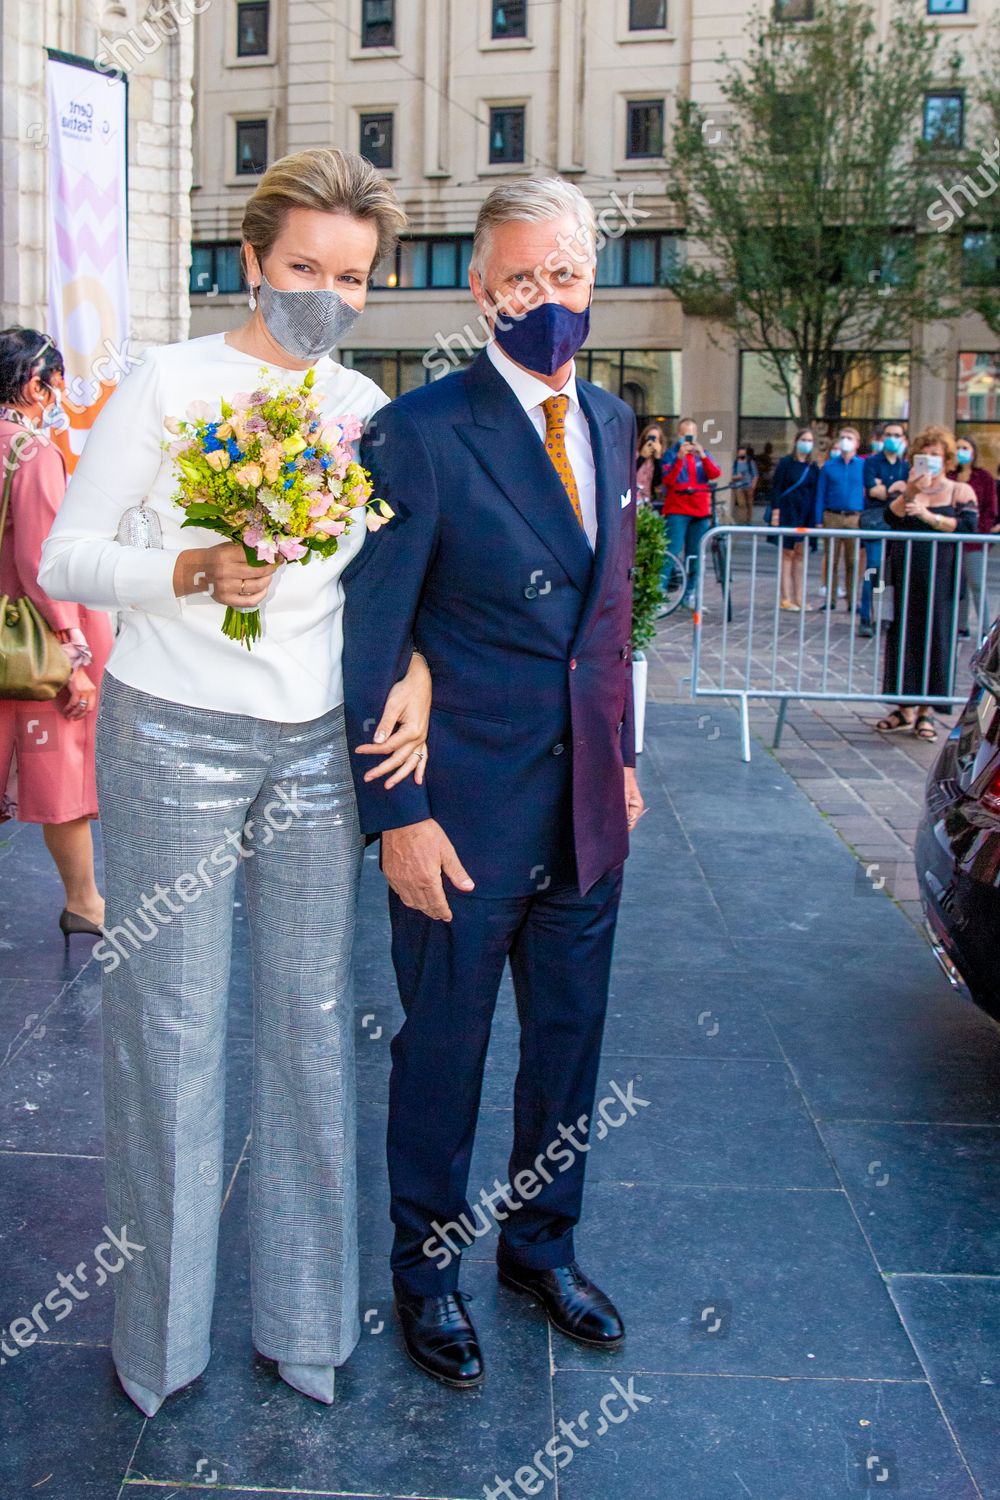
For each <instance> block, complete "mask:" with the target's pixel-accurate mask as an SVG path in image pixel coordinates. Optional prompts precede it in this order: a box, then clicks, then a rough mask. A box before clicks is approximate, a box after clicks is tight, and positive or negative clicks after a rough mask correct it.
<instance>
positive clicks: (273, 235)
mask: <svg viewBox="0 0 1000 1500" xmlns="http://www.w3.org/2000/svg"><path fill="white" fill-rule="evenodd" d="M291 208H316V209H319V210H320V211H321V212H323V213H329V214H349V215H350V217H351V218H352V219H364V220H368V221H370V222H371V223H373V224H374V225H375V228H376V230H377V232H378V247H377V249H376V251H375V259H374V260H373V261H372V266H371V269H372V270H373V271H374V269H375V267H376V266H377V265H378V264H379V262H380V261H382V260H385V258H386V257H387V256H389V255H391V254H392V253H393V251H394V250H395V248H396V241H397V240H398V239H399V236H400V234H401V232H402V231H403V229H405V227H406V214H405V213H404V212H403V209H402V207H401V206H400V203H399V200H398V199H397V197H396V194H395V193H394V192H393V190H392V186H391V184H390V183H389V182H387V181H386V179H385V178H384V177H382V176H380V174H379V173H378V172H377V171H376V170H375V168H374V167H373V166H372V164H371V162H370V161H366V160H365V158H364V157H363V156H355V155H354V153H353V152H352V151H339V150H338V149H337V148H336V146H321V147H317V148H315V149H312V150H309V151H296V152H295V153H294V154H293V155H291V156H282V157H280V158H279V159H278V160H277V161H276V162H273V163H272V165H271V166H269V167H268V169H267V171H266V172H265V173H264V175H263V177H262V178H261V179H260V182H259V183H258V184H257V187H256V189H255V190H254V192H253V194H252V195H251V197H250V199H249V200H248V202H247V206H246V208H245V209H244V211H243V223H242V225H241V231H242V234H243V239H244V241H245V242H246V244H247V245H250V246H251V247H252V248H253V251H254V254H255V255H256V257H257V259H258V261H260V262H263V260H264V257H265V255H267V253H268V252H269V251H270V249H271V247H272V246H273V244H274V242H275V240H276V239H277V238H278V236H279V235H280V234H281V231H282V229H283V228H284V227H285V218H286V216H287V214H288V211H289V209H291ZM240 263H241V265H242V267H243V274H244V276H245V275H246V269H247V267H246V258H245V248H241V250H240Z"/></svg>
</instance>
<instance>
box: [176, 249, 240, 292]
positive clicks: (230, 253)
mask: <svg viewBox="0 0 1000 1500" xmlns="http://www.w3.org/2000/svg"><path fill="white" fill-rule="evenodd" d="M188 287H189V290H190V291H191V292H192V293H194V294H196V295H201V296H203V297H204V296H208V295H215V294H217V293H219V292H241V291H242V290H243V273H242V271H241V270H240V247H239V244H238V243H232V244H202V245H192V246H191V274H190V278H189V281H188Z"/></svg>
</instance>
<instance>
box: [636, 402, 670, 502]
mask: <svg viewBox="0 0 1000 1500" xmlns="http://www.w3.org/2000/svg"><path fill="white" fill-rule="evenodd" d="M666 448H667V436H666V433H665V432H664V431H663V428H662V427H661V426H660V424H659V423H658V422H647V424H646V426H645V427H644V428H643V429H642V431H641V432H640V434H639V451H638V453H637V454H636V468H635V482H636V499H637V501H638V503H639V504H640V505H652V506H655V507H656V508H657V509H659V506H660V505H661V504H662V498H663V496H662V491H663V455H664V453H665V452H666Z"/></svg>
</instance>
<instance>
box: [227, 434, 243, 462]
mask: <svg viewBox="0 0 1000 1500" xmlns="http://www.w3.org/2000/svg"><path fill="white" fill-rule="evenodd" d="M226 448H227V450H228V452H229V457H230V458H232V459H236V458H241V457H242V454H241V453H240V445H239V443H238V442H237V441H236V439H235V438H230V439H229V441H228V442H227V443H226Z"/></svg>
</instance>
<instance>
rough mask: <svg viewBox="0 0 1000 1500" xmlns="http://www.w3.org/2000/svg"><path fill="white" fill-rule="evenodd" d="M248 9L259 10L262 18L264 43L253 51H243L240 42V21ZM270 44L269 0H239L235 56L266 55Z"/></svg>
mask: <svg viewBox="0 0 1000 1500" xmlns="http://www.w3.org/2000/svg"><path fill="white" fill-rule="evenodd" d="M248 10H254V11H259V12H260V13H261V15H262V16H263V18H264V45H263V47H259V48H256V49H255V50H253V51H249V52H247V51H244V50H243V48H242V46H241V45H240V44H241V39H242V33H241V29H240V23H241V21H242V18H243V16H244V15H245V13H246V12H247V11H248ZM270 45H271V4H270V0H239V3H238V4H237V6H236V56H237V57H266V56H267V55H268V52H269V50H270Z"/></svg>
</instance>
